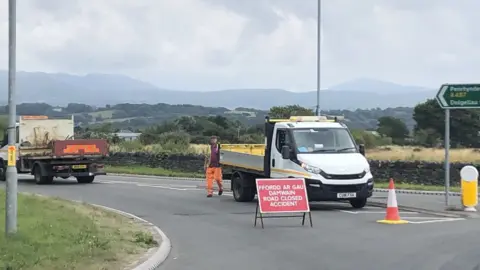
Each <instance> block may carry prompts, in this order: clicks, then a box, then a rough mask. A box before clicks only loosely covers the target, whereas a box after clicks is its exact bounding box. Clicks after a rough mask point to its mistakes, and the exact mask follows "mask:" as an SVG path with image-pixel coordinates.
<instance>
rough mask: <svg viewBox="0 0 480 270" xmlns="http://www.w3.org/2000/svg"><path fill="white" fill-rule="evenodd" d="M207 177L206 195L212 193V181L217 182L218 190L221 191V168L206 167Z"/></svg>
mask: <svg viewBox="0 0 480 270" xmlns="http://www.w3.org/2000/svg"><path fill="white" fill-rule="evenodd" d="M206 177H207V192H208V194H212V193H213V180H215V181H216V182H217V185H218V188H219V189H220V190H222V189H223V185H222V168H220V167H207V171H206Z"/></svg>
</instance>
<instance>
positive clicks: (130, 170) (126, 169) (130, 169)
mask: <svg viewBox="0 0 480 270" xmlns="http://www.w3.org/2000/svg"><path fill="white" fill-rule="evenodd" d="M106 171H107V173H121V174H138V175H152V176H170V177H196V178H204V177H205V176H204V175H203V174H200V173H188V172H176V171H171V170H166V169H163V168H150V167H145V166H107V167H106ZM375 188H385V189H386V188H388V182H375ZM395 188H396V189H406V190H423V191H444V190H445V187H444V186H427V185H418V184H407V183H395ZM450 191H452V192H460V187H456V186H453V187H450Z"/></svg>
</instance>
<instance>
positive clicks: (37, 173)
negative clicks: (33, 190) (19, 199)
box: [33, 165, 53, 185]
mask: <svg viewBox="0 0 480 270" xmlns="http://www.w3.org/2000/svg"><path fill="white" fill-rule="evenodd" d="M33 177H34V178H35V183H37V185H44V184H51V183H53V176H44V175H42V169H41V168H40V166H38V165H37V166H35V168H34V169H33Z"/></svg>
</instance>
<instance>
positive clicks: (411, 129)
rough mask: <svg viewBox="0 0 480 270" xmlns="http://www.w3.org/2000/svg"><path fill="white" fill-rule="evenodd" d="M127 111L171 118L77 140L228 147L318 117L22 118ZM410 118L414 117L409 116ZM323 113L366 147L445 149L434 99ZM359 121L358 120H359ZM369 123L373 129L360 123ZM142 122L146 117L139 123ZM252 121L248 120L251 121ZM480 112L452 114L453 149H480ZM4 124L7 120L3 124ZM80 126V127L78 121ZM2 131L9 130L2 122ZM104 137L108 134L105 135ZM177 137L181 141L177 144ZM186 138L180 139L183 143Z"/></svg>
mask: <svg viewBox="0 0 480 270" xmlns="http://www.w3.org/2000/svg"><path fill="white" fill-rule="evenodd" d="M7 111H8V108H7V107H6V106H3V107H0V114H3V115H5V114H6V113H7ZM119 111H123V112H125V113H126V114H127V116H128V115H137V116H141V115H143V117H144V118H148V117H150V116H152V115H156V114H161V113H164V114H166V115H168V117H164V118H153V119H155V120H154V121H153V122H148V123H146V124H145V125H144V126H142V127H132V126H129V125H125V124H121V125H119V124H118V122H115V121H113V122H100V123H93V124H86V125H78V126H77V128H76V132H77V134H79V135H78V136H83V137H99V136H104V137H108V138H109V140H110V141H111V142H113V143H119V142H120V139H119V138H116V137H115V136H113V135H108V134H112V133H114V132H116V131H119V130H121V129H122V130H123V129H129V130H131V131H136V132H141V133H142V135H141V137H140V142H141V143H142V144H145V145H147V144H156V143H168V142H170V141H174V143H175V144H177V143H178V144H180V142H188V143H206V142H208V138H209V137H210V136H211V135H217V136H219V137H220V138H221V139H222V141H223V142H226V143H263V140H264V139H263V125H264V117H265V116H266V115H270V116H271V117H290V116H292V115H314V111H313V109H311V108H305V107H302V106H299V105H290V106H278V107H272V108H271V109H270V110H269V111H261V110H256V109H249V108H237V109H236V110H234V112H235V113H232V110H228V109H226V108H222V107H218V108H208V107H202V106H194V105H168V104H156V105H148V104H117V105H107V106H105V107H99V108H95V107H92V106H89V105H85V104H76V103H71V104H68V105H67V106H65V107H63V108H60V109H59V107H53V106H50V105H48V104H45V103H24V104H19V105H17V112H18V114H19V115H49V116H64V115H66V114H74V115H75V119H78V114H89V115H93V116H92V117H94V116H95V115H102V113H105V112H111V114H112V115H111V116H112V117H113V114H114V113H118V112H119ZM410 113H411V116H410V118H408V115H409V114H410ZM322 114H331V115H344V116H345V121H344V123H345V124H346V125H347V126H348V127H349V128H350V130H351V131H352V134H353V136H354V137H355V139H356V140H357V141H358V142H359V143H364V144H366V146H367V147H375V146H379V145H386V144H398V145H419V146H425V147H436V146H442V145H443V140H444V124H445V119H444V111H443V109H441V108H440V106H438V104H437V102H436V101H435V100H434V99H429V100H427V101H425V102H423V103H420V104H418V105H416V106H415V107H414V108H389V109H384V110H381V109H372V110H356V111H348V113H347V111H344V110H338V111H327V112H322ZM354 116H355V117H356V118H355V117H354ZM359 118H362V119H363V121H364V122H363V123H366V122H368V123H369V124H368V128H364V127H362V125H361V124H359V122H358V120H357V119H359ZM139 119H141V118H139ZM246 119H248V120H246ZM479 121H480V110H474V109H473V110H460V109H458V110H451V131H450V136H451V144H452V145H451V146H452V147H475V148H477V147H478V145H479V140H478V136H479V132H480V123H479ZM0 122H3V121H0ZM77 124H81V122H80V123H79V122H77ZM0 126H2V127H3V126H6V124H5V123H0ZM102 134H103V135H102ZM173 138H176V139H175V140H174V139H173ZM179 138H181V139H179Z"/></svg>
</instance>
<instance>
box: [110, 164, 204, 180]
mask: <svg viewBox="0 0 480 270" xmlns="http://www.w3.org/2000/svg"><path fill="white" fill-rule="evenodd" d="M105 171H106V172H107V173H122V174H138V175H155V176H170V177H193V178H204V177H205V175H203V174H200V173H190V172H177V171H171V170H166V169H163V168H151V167H147V166H105Z"/></svg>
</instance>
